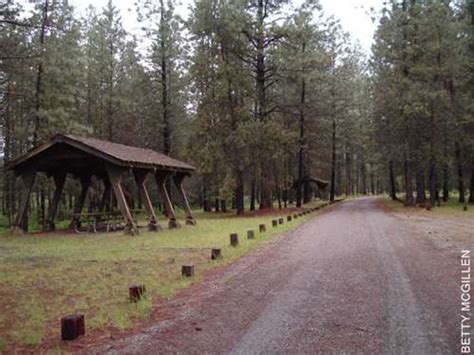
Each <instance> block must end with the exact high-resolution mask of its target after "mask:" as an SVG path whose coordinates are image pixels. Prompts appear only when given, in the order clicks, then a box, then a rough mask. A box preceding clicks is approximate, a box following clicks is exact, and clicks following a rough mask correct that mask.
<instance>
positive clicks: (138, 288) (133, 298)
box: [128, 285, 146, 303]
mask: <svg viewBox="0 0 474 355" xmlns="http://www.w3.org/2000/svg"><path fill="white" fill-rule="evenodd" d="M145 292H146V289H145V285H133V286H130V287H129V288H128V295H129V298H130V302H132V303H136V302H138V301H140V300H141V299H142V297H143V296H144V295H145Z"/></svg>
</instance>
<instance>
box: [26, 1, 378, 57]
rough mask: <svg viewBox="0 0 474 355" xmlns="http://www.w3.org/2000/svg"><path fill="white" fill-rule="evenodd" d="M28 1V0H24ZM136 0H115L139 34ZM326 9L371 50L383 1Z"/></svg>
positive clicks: (79, 4) (182, 9) (82, 4)
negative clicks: (375, 18) (376, 14)
mask: <svg viewBox="0 0 474 355" xmlns="http://www.w3.org/2000/svg"><path fill="white" fill-rule="evenodd" d="M20 1H22V2H24V3H27V2H28V0H20ZM107 1H108V0H69V2H70V3H71V4H73V5H74V6H75V7H76V8H77V9H78V10H79V11H83V10H84V9H85V8H86V7H87V6H88V5H89V4H93V5H94V6H95V7H96V8H99V9H100V8H101V7H103V6H105V5H106V3H107ZM135 1H136V0H113V3H114V5H115V6H117V7H118V8H119V9H120V11H121V13H122V19H123V21H124V27H125V29H126V30H127V31H128V32H131V33H138V32H139V25H138V23H137V21H136V13H135V6H134V2H135ZM180 2H181V4H180V5H179V6H178V7H177V10H178V12H179V13H180V15H181V16H182V17H184V18H185V17H186V16H187V13H188V11H187V8H188V7H189V5H190V4H191V3H192V2H193V0H181V1H180ZM301 2H302V0H293V3H295V4H298V3H301ZM320 3H321V5H322V6H323V11H324V13H325V14H327V15H334V16H335V17H336V18H338V19H340V20H341V24H342V26H343V28H344V30H345V31H347V32H349V33H350V34H351V36H352V38H353V39H354V40H358V41H359V42H360V44H361V46H362V48H363V49H364V50H365V52H366V53H369V51H370V46H371V44H372V37H373V34H374V31H375V27H376V26H375V24H374V23H372V21H371V19H370V16H369V14H368V13H369V11H370V9H371V8H375V9H380V8H381V7H382V3H383V0H320Z"/></svg>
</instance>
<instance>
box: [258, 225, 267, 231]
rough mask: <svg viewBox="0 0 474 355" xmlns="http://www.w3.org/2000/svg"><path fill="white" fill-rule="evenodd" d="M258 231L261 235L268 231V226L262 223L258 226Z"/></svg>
mask: <svg viewBox="0 0 474 355" xmlns="http://www.w3.org/2000/svg"><path fill="white" fill-rule="evenodd" d="M258 230H259V231H260V233H264V232H266V231H267V226H266V225H265V224H263V223H262V224H260V225H259V226H258Z"/></svg>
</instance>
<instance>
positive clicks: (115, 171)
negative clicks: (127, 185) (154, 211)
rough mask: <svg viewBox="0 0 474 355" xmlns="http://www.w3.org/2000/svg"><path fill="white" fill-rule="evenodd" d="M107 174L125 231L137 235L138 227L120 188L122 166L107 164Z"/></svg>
mask: <svg viewBox="0 0 474 355" xmlns="http://www.w3.org/2000/svg"><path fill="white" fill-rule="evenodd" d="M106 168H107V175H108V176H109V180H110V184H111V185H112V189H113V191H114V194H115V198H116V199H117V204H118V205H119V208H120V211H121V212H122V217H123V219H124V221H125V233H126V234H129V235H132V236H133V235H137V234H138V228H137V226H136V224H135V222H134V220H133V217H132V214H131V213H130V208H129V207H128V203H127V200H126V199H125V195H124V193H123V189H122V184H121V180H122V174H123V173H124V172H125V170H124V169H122V168H117V167H116V166H114V165H110V164H107V165H106Z"/></svg>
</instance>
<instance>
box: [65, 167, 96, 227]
mask: <svg viewBox="0 0 474 355" xmlns="http://www.w3.org/2000/svg"><path fill="white" fill-rule="evenodd" d="M91 178H92V176H91V175H89V174H87V175H82V176H80V177H79V180H80V182H81V194H80V195H79V198H78V199H77V201H76V206H74V214H73V217H72V221H71V223H70V225H69V228H75V227H76V226H77V224H78V223H79V222H80V218H79V217H78V216H77V215H79V214H80V213H81V212H82V208H83V207H84V202H85V201H86V197H87V191H88V190H89V186H90V185H91ZM77 227H78V226H77Z"/></svg>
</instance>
